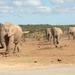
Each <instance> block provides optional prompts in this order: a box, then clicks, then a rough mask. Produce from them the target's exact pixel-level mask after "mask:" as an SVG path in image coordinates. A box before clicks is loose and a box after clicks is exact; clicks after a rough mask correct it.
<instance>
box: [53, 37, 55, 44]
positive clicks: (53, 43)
mask: <svg viewBox="0 0 75 75" xmlns="http://www.w3.org/2000/svg"><path fill="white" fill-rule="evenodd" d="M53 44H54V45H55V37H53Z"/></svg>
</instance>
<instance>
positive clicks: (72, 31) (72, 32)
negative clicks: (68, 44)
mask: <svg viewBox="0 0 75 75" xmlns="http://www.w3.org/2000/svg"><path fill="white" fill-rule="evenodd" d="M71 37H72V38H73V39H75V27H68V38H69V39H71Z"/></svg>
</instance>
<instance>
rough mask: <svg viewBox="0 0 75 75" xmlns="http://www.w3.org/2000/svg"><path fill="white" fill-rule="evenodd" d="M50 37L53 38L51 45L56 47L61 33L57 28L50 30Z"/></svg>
mask: <svg viewBox="0 0 75 75" xmlns="http://www.w3.org/2000/svg"><path fill="white" fill-rule="evenodd" d="M51 32H52V36H53V44H54V45H55V46H56V47H57V44H59V39H60V38H61V36H62V34H63V31H62V30H61V29H60V28H58V27H53V28H51Z"/></svg>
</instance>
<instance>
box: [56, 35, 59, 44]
mask: <svg viewBox="0 0 75 75" xmlns="http://www.w3.org/2000/svg"><path fill="white" fill-rule="evenodd" d="M56 43H57V44H59V37H58V36H57V37H56Z"/></svg>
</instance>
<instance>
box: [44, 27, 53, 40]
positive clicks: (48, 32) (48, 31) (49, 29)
mask: <svg viewBox="0 0 75 75" xmlns="http://www.w3.org/2000/svg"><path fill="white" fill-rule="evenodd" d="M45 33H46V37H47V40H48V41H50V40H52V33H51V28H46V29H45Z"/></svg>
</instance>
